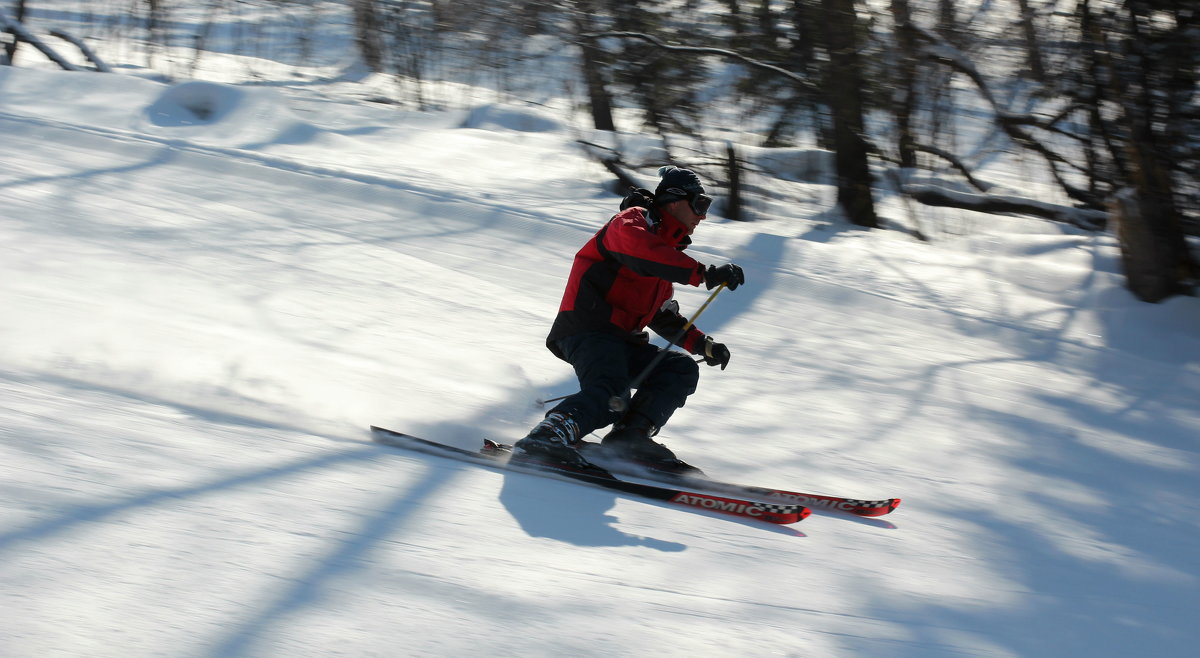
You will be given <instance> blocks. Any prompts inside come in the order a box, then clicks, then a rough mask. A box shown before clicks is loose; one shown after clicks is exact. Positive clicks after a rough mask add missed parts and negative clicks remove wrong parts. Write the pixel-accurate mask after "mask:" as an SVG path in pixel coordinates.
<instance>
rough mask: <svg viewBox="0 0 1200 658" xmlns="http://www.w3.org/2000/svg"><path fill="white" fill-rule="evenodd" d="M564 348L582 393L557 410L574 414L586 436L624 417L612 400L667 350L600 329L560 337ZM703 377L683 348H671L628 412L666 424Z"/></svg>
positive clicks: (559, 406) (656, 425)
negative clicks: (611, 403) (613, 407)
mask: <svg viewBox="0 0 1200 658" xmlns="http://www.w3.org/2000/svg"><path fill="white" fill-rule="evenodd" d="M558 347H559V349H560V350H561V351H562V354H563V359H564V360H565V361H567V363H570V364H571V365H572V366H573V367H574V368H575V375H576V376H577V377H578V378H579V387H580V391H579V392H578V393H576V394H574V395H572V396H570V397H568V398H566V399H565V400H563V401H562V402H561V403H559V404H558V406H556V407H554V409H553V410H552V412H558V413H565V414H569V415H570V416H571V417H572V418H574V419H575V422H577V423H579V434H580V436H581V437H582V436H583V435H585V434H587V433H589V432H592V431H594V430H597V429H600V428H601V427H606V426H608V425H611V424H613V423H615V422H617V421H619V420H621V414H620V413H618V412H615V411H612V409H610V408H609V400H610V399H611V398H612V397H613V396H617V395H622V394H624V393H625V391H626V389H627V388H628V386H629V384H630V382H632V381H633V378H634V377H637V376H638V374H640V373H641V372H642V370H644V369H645V368H646V366H648V365H650V362H651V361H653V360H654V359H655V357H657V356H658V354H659V353H660V352H661V351H662V348H660V347H658V346H656V345H651V344H650V343H634V342H630V341H628V340H625V339H624V338H623V337H621V336H617V335H613V334H606V333H600V332H592V333H585V334H578V335H576V336H568V337H566V338H563V339H561V340H559V341H558ZM699 381H700V368H699V367H698V366H697V365H696V362H695V361H693V360H692V358H691V357H690V356H688V355H687V354H685V353H683V352H679V351H675V350H672V351H669V352H668V353H667V355H666V356H665V357H663V359H662V361H659V362H658V365H656V366H655V367H654V370H653V371H652V372H651V373H650V374H649V375H647V376H646V378H645V379H644V380H642V383H641V385H640V386H639V387H638V390H637V393H636V394H635V395H634V396H633V399H632V400H631V401H630V404H629V412H628V413H640V414H642V415H644V416H646V418H648V419H649V420H650V422H651V423H652V424H653V425H654V426H655V427H662V426H663V425H665V424H666V422H667V420H669V419H670V418H671V414H673V413H675V410H676V409H678V408H680V407H682V406H683V404H684V402H686V401H687V398H688V396H689V395H691V394H692V393H695V392H696V384H697V383H698V382H699Z"/></svg>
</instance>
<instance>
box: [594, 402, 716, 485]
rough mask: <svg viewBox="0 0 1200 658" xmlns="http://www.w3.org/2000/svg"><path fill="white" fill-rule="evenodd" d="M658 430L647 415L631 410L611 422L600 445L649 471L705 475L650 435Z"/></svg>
mask: <svg viewBox="0 0 1200 658" xmlns="http://www.w3.org/2000/svg"><path fill="white" fill-rule="evenodd" d="M657 433H658V428H657V427H655V426H654V424H653V423H651V422H650V419H649V418H646V417H645V416H643V415H641V414H639V413H631V414H629V415H627V416H626V417H625V418H623V419H622V420H621V422H619V423H617V424H616V425H613V428H612V431H610V432H609V433H608V434H606V435H605V436H604V438H603V439H601V440H600V445H601V446H603V447H604V450H605V452H606V453H608V454H609V455H611V456H613V457H615V458H617V459H622V460H625V461H628V462H632V463H634V464H638V465H639V466H643V467H645V468H647V469H650V470H651V471H656V472H659V473H668V474H672V475H693V476H703V475H704V473H703V472H702V471H701V470H700V469H698V468H696V467H695V466H692V465H691V464H688V463H687V462H685V461H683V460H681V459H679V458H678V457H676V456H675V453H673V452H671V449H670V448H668V447H667V446H665V445H663V444H661V443H658V442H657V441H654V440H653V439H651V438H650V437H652V436H654V435H655V434H657Z"/></svg>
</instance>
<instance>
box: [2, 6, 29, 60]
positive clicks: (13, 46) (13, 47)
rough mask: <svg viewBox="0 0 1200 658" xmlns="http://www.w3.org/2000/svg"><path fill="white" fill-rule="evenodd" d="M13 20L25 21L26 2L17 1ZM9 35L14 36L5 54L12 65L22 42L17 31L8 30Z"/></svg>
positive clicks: (7, 45) (6, 45)
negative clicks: (18, 45) (18, 46)
mask: <svg viewBox="0 0 1200 658" xmlns="http://www.w3.org/2000/svg"><path fill="white" fill-rule="evenodd" d="M13 20H15V21H16V22H18V23H20V22H21V21H23V20H25V0H17V13H16V15H15V16H13ZM0 22H3V21H0ZM8 33H9V34H11V35H12V41H11V42H10V43H8V44H5V46H4V53H5V54H6V55H8V57H7V58H6V59H5V61H7V62H8V63H9V64H12V62H13V57H15V56H16V54H17V44H18V43H20V42H21V40H20V39H18V38H17V31H16V30H15V29H10V30H8Z"/></svg>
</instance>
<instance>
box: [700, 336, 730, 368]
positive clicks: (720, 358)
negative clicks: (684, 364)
mask: <svg viewBox="0 0 1200 658" xmlns="http://www.w3.org/2000/svg"><path fill="white" fill-rule="evenodd" d="M703 356H704V362H705V363H707V364H708V365H710V366H721V370H724V369H725V366H727V365H729V348H728V347H725V343H716V342H713V339H712V336H705V337H704V354H703Z"/></svg>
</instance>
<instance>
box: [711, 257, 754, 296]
mask: <svg viewBox="0 0 1200 658" xmlns="http://www.w3.org/2000/svg"><path fill="white" fill-rule="evenodd" d="M745 282H746V275H745V274H742V268H740V267H738V266H737V265H734V264H733V263H729V264H726V265H722V266H720V267H717V266H716V265H709V266H708V269H707V270H705V271H704V286H705V287H706V288H708V289H709V290H712V289H713V288H716V287H717V286H719V285H721V284H722V283H724V284H725V285H726V286H729V289H730V290H737V287H738V286H740V285H742V284H743V283H745Z"/></svg>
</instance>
